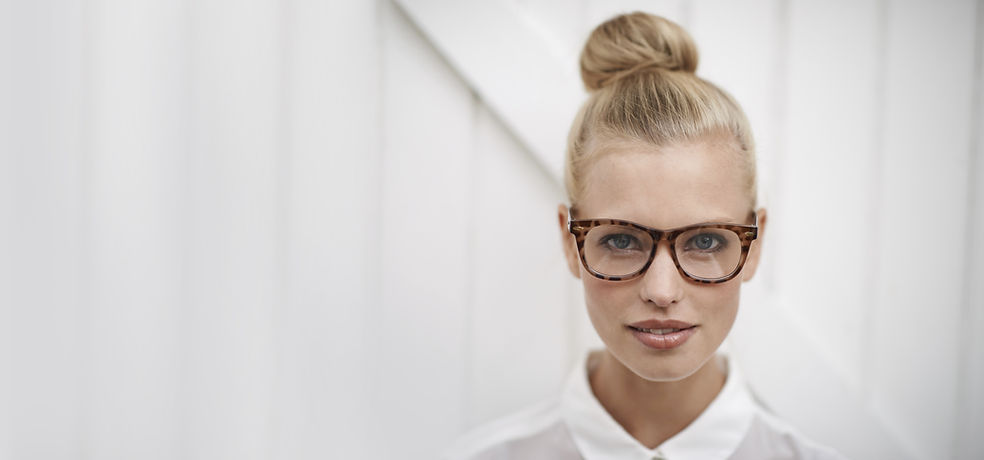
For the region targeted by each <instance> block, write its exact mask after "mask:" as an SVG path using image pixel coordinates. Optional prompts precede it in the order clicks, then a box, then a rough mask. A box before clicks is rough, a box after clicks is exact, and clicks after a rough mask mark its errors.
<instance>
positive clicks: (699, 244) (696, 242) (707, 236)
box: [687, 233, 726, 252]
mask: <svg viewBox="0 0 984 460" xmlns="http://www.w3.org/2000/svg"><path fill="white" fill-rule="evenodd" d="M725 243H726V242H725V241H724V240H723V239H722V238H721V237H720V236H718V235H715V234H713V233H701V234H699V235H694V237H692V238H690V239H689V240H688V241H687V248H688V249H690V248H692V249H696V250H698V251H707V252H713V251H717V250H719V249H721V248H722V247H723V246H724V245H725Z"/></svg>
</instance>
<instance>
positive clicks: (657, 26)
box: [581, 12, 697, 91]
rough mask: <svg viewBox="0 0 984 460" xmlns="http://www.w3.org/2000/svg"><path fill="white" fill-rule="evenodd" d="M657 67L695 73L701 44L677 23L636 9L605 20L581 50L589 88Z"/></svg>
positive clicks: (584, 75) (582, 69)
mask: <svg viewBox="0 0 984 460" xmlns="http://www.w3.org/2000/svg"><path fill="white" fill-rule="evenodd" d="M655 69H662V70H667V71H681V72H689V73H694V72H695V71H696V70H697V46H696V45H695V44H694V40H693V39H692V38H691V37H690V34H688V33H687V31H685V30H683V28H682V27H680V26H679V25H677V24H676V23H675V22H672V21H670V20H668V19H666V18H663V17H660V16H655V15H652V14H647V13H641V12H636V13H631V14H623V15H620V16H616V17H614V18H612V19H609V20H608V21H605V22H604V23H602V24H601V25H599V26H598V27H596V28H595V29H594V31H592V32H591V36H589V37H588V41H587V43H585V44H584V50H583V51H581V80H583V81H584V86H585V87H586V88H587V89H588V91H595V90H598V89H601V88H604V87H605V86H608V85H610V84H611V83H612V82H614V81H616V80H619V79H621V78H624V77H625V76H627V75H631V74H635V73H638V72H641V71H645V70H655Z"/></svg>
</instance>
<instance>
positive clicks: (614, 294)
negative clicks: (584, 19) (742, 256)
mask: <svg viewBox="0 0 984 460" xmlns="http://www.w3.org/2000/svg"><path fill="white" fill-rule="evenodd" d="M596 148H597V149H598V151H597V152H591V154H592V155H593V156H592V158H594V159H593V160H592V161H591V162H590V163H589V164H588V165H587V166H586V168H587V170H586V172H585V175H584V189H583V194H582V196H581V197H579V201H578V203H577V209H576V211H577V214H576V215H575V217H576V218H579V219H587V218H615V219H625V220H630V221H633V222H636V223H640V224H643V225H647V226H650V227H653V228H659V229H671V228H676V227H682V226H687V225H693V224H696V223H702V222H731V223H741V224H750V223H752V222H750V221H748V216H749V213H750V211H751V209H752V206H753V200H752V197H750V196H748V195H749V193H748V191H747V188H746V187H745V185H744V177H743V175H742V173H740V172H738V171H741V169H740V168H738V167H737V163H736V154H735V153H734V151H733V148H734V147H733V144H731V143H729V142H726V141H722V140H720V139H715V138H707V139H702V140H699V141H695V142H686V143H678V144H674V145H670V146H663V147H659V148H657V147H655V146H652V145H649V144H644V143H639V142H628V141H622V142H612V141H609V142H605V143H601V144H599V145H597V146H596ZM557 213H558V214H557V217H558V223H559V225H560V232H561V238H562V241H563V245H564V253H565V256H566V260H567V264H568V268H569V269H570V271H571V273H572V274H573V275H574V276H575V277H577V278H580V279H581V280H582V284H583V287H584V298H585V303H586V306H587V310H588V316H589V317H590V319H591V322H592V324H593V325H594V328H595V330H596V331H597V332H598V335H599V336H600V337H601V340H602V342H604V344H605V350H603V351H602V352H601V353H600V356H599V357H598V358H599V359H598V360H597V366H596V367H595V368H594V369H592V371H591V374H590V376H589V380H590V383H591V388H592V391H593V392H594V394H595V396H596V397H597V398H598V400H599V402H601V404H602V406H604V407H605V409H606V410H607V411H608V412H609V413H610V414H611V415H612V417H613V418H614V419H615V420H616V421H617V422H618V423H619V424H621V425H622V427H624V428H625V429H626V431H627V432H628V433H629V434H631V435H632V436H633V437H635V438H636V439H637V440H639V441H640V442H641V443H642V444H643V445H645V446H646V447H649V448H655V447H657V446H659V445H660V444H662V443H663V442H664V441H666V440H667V439H669V438H670V437H672V436H673V435H675V434H677V433H679V432H680V431H681V430H683V429H684V428H685V427H686V426H687V425H689V424H690V423H691V422H693V421H694V420H695V419H696V418H697V416H698V415H700V413H701V412H703V411H704V409H706V408H707V406H708V405H709V404H710V403H711V401H713V399H714V397H715V396H717V394H718V393H719V392H720V390H721V388H722V387H723V385H724V381H725V378H726V371H725V368H724V366H723V363H722V362H720V360H718V359H714V357H715V352H716V351H717V349H718V347H719V346H720V345H721V343H722V341H724V338H725V337H727V335H728V332H729V331H730V330H731V327H732V325H733V324H734V321H735V317H736V315H737V313H738V300H739V296H740V291H741V284H742V282H743V281H748V280H750V279H751V278H752V276H754V274H755V271H756V268H757V267H758V263H759V258H760V252H761V241H762V237H763V235H764V233H765V231H764V230H765V224H766V217H767V216H766V211H765V210H764V209H758V210H757V214H758V225H759V238H758V239H757V240H755V242H753V243H752V246H751V249H750V251H749V254H748V258H747V260H746V262H745V265H744V267H743V269H742V271H741V273H740V274H739V275H738V276H737V277H735V278H733V279H731V280H729V281H727V282H724V283H720V284H699V283H696V282H693V281H690V280H688V279H686V278H684V277H683V276H682V275H681V274H680V273H679V272H678V271H677V269H676V266H675V265H674V264H673V260H672V256H671V255H670V252H669V243H668V242H666V241H662V242H660V243H659V246H658V247H657V251H656V257H655V260H654V261H653V263H652V265H651V266H650V267H649V269H648V270H647V271H646V272H645V273H644V274H643V275H642V276H640V277H638V278H635V279H633V280H628V281H606V280H601V279H598V278H595V277H594V276H592V275H591V274H590V273H588V272H587V271H586V270H585V269H584V267H583V266H582V265H581V262H580V259H579V257H578V254H577V246H576V244H575V241H574V237H573V235H571V234H570V233H569V232H568V231H567V207H566V206H564V205H560V206H559V207H558V211H557ZM647 319H658V320H669V319H675V320H680V321H685V322H688V323H691V324H695V325H696V326H697V327H696V328H695V332H694V334H693V335H692V336H691V337H690V339H689V340H687V342H686V343H684V344H683V345H681V346H679V347H677V348H675V349H671V350H653V349H650V348H647V347H645V346H644V345H643V344H642V343H640V342H639V341H638V340H637V339H636V338H635V337H634V336H633V335H632V333H631V330H630V329H628V328H627V325H628V324H631V323H635V322H638V321H643V320H647ZM654 414H658V416H654Z"/></svg>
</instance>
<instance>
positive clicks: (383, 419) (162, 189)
mask: <svg viewBox="0 0 984 460" xmlns="http://www.w3.org/2000/svg"><path fill="white" fill-rule="evenodd" d="M636 9H642V10H646V11H650V12H654V13H658V14H662V15H665V16H667V17H669V18H672V19H674V20H677V21H679V22H680V23H681V24H683V25H684V26H685V27H686V28H687V29H688V30H690V31H691V32H692V34H693V35H694V37H695V38H696V40H697V43H698V46H699V48H700V51H701V65H700V67H699V69H698V73H699V74H701V75H702V76H704V77H706V78H708V79H710V80H712V81H715V82H717V83H719V84H720V85H721V86H723V87H724V88H726V89H728V90H729V91H732V92H733V93H734V94H735V95H736V97H737V98H738V99H739V101H741V102H742V103H743V105H744V106H745V108H746V111H747V112H748V114H749V116H750V118H751V120H752V123H753V127H754V128H755V130H756V136H757V139H758V143H759V157H760V174H761V178H762V182H763V201H764V203H765V204H766V205H767V206H768V207H769V209H770V217H771V219H770V222H771V224H770V227H769V229H768V233H767V234H766V235H765V240H764V241H765V249H766V258H765V263H764V265H763V266H762V270H761V271H760V275H759V277H757V279H756V280H754V281H753V282H751V283H749V284H748V285H746V286H745V287H746V292H745V296H744V299H743V304H742V311H741V313H740V316H739V322H738V324H737V325H736V327H735V330H734V332H733V334H732V337H731V340H730V343H729V344H728V347H729V348H730V350H731V352H732V353H733V354H734V356H735V359H737V360H738V361H739V362H740V363H741V364H742V366H743V367H744V369H745V373H746V374H747V375H748V377H749V380H750V381H751V384H752V386H753V388H754V389H755V390H756V391H757V392H758V393H759V394H760V396H761V398H762V400H763V401H764V402H765V403H766V404H767V405H769V406H770V407H771V408H772V409H773V410H775V411H776V412H777V413H779V414H780V416H782V417H784V418H786V419H787V420H789V421H790V422H792V423H793V424H794V425H796V426H798V427H799V428H800V429H801V430H802V431H804V432H806V433H807V434H808V435H810V436H811V437H813V438H816V439H817V440H819V441H821V442H823V443H826V444H830V445H832V446H834V447H836V448H838V449H839V450H841V451H842V452H844V453H845V454H847V455H848V456H850V457H852V458H856V459H899V458H907V459H916V458H933V459H980V458H984V438H982V437H981V436H980V434H981V433H984V339H982V338H981V337H982V335H984V241H982V240H981V237H982V236H984V232H982V230H981V229H982V228H984V185H982V183H981V182H982V180H984V2H982V1H980V0H976V1H975V0H942V1H941V0H935V1H933V0H921V1H917V0H835V1H823V2H820V1H806V0H789V1H786V0H742V1H737V2H736V1H725V0H699V1H685V0H673V1H671V0H663V1H600V0H598V1H595V0H577V1H570V0H564V1H561V0H496V1H484V2H482V1H474V2H471V1H469V2H460V1H457V2H455V1H438V0H396V1H395V2H394V1H393V0H369V1H361V2H322V1H314V0H279V1H277V0H248V1H231V0H195V1H191V0H178V1H175V0H140V1H133V0H126V1H123V0H32V1H21V0H4V1H2V2H0V459H3V460H6V459H11V460H15V459H16V460H21V459H25V460H26V459H130V458H141V459H178V458H180V459H307V458H310V459H314V458H318V459H323V458H339V459H342V458H345V459H348V458H353V459H381V458H396V457H399V458H420V459H425V458H434V457H435V456H436V455H437V454H438V453H439V452H440V451H441V450H442V449H443V448H444V447H445V446H446V445H447V444H448V443H449V442H450V441H451V440H452V439H454V438H455V437H456V436H458V435H459V434H461V433H463V432H464V431H465V430H467V429H468V428H471V427H473V426H476V425H477V424H480V423H482V422H483V421H486V420H489V419H490V418H493V417H496V416H499V415H503V414H506V413H509V412H512V411H515V410H517V409H518V408H521V407H523V406H525V405H527V404H530V403H532V402H534V401H537V400H540V399H542V398H544V397H547V396H548V395H551V394H552V393H554V392H555V391H556V390H557V389H558V388H559V385H560V383H561V382H562V380H563V379H564V378H565V377H566V375H567V373H568V372H569V370H570V366H571V365H572V364H573V363H574V361H575V360H576V359H577V357H578V356H579V355H580V354H581V353H583V351H584V350H585V349H586V348H589V347H593V346H597V345H598V343H599V342H598V340H597V339H596V338H595V337H594V332H593V330H592V329H591V326H590V324H589V323H588V321H587V318H586V315H585V314H584V311H583V304H582V301H581V297H580V292H579V285H578V284H577V283H576V282H575V280H573V279H572V278H571V277H570V275H569V274H568V273H567V270H566V268H565V266H564V263H563V261H562V259H561V252H560V244H559V239H558V231H557V229H556V223H555V216H554V213H555V210H556V205H557V204H558V203H559V202H561V201H562V200H563V199H564V198H563V197H564V194H563V190H562V188H561V186H560V182H559V179H558V176H559V168H560V165H561V159H562V154H563V148H564V141H565V139H564V136H565V135H566V131H567V129H568V126H569V123H570V121H571V119H572V117H573V115H574V110H576V107H577V106H578V104H579V103H580V102H581V100H582V99H583V97H584V94H583V92H582V91H581V89H580V81H579V79H578V75H577V67H576V59H577V54H578V52H579V49H580V46H581V45H582V44H583V40H584V39H585V38H586V36H587V33H588V32H589V31H590V29H591V28H592V27H593V26H594V25H596V24H597V23H599V22H600V21H602V20H604V19H606V18H608V17H610V16H612V15H613V14H615V13H618V12H624V11H631V10H636Z"/></svg>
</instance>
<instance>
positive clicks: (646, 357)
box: [613, 350, 714, 382]
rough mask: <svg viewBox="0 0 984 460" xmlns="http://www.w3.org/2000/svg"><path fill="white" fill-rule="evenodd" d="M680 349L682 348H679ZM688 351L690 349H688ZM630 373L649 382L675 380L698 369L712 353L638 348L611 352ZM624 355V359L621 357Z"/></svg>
mask: <svg viewBox="0 0 984 460" xmlns="http://www.w3.org/2000/svg"><path fill="white" fill-rule="evenodd" d="M679 351H682V350H679ZM688 351H690V350H688ZM613 355H614V356H615V359H617V360H618V361H619V362H621V363H622V365H623V366H625V367H626V368H628V369H629V370H630V371H632V373H634V374H636V375H638V376H639V378H641V379H643V380H648V381H650V382H676V381H680V380H683V379H686V378H687V377H690V376H691V375H694V373H696V372H697V371H698V370H700V369H701V368H702V367H703V366H704V365H705V364H706V363H707V362H708V361H709V360H710V359H711V357H712V356H713V355H714V353H709V354H707V355H706V356H704V354H695V353H693V352H690V353H685V352H684V353H679V352H676V353H675V352H669V353H666V352H656V353H653V352H649V351H642V352H641V353H640V352H639V350H633V351H630V352H629V353H627V354H622V353H619V354H613ZM623 357H624V359H623Z"/></svg>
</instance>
